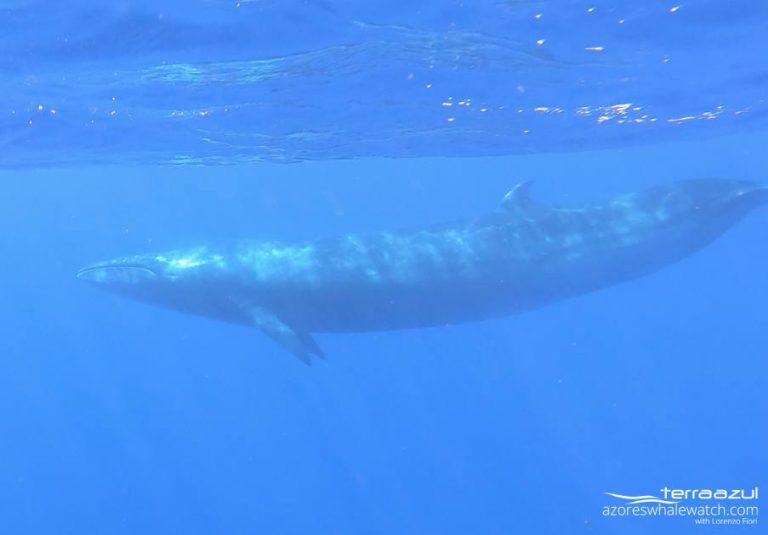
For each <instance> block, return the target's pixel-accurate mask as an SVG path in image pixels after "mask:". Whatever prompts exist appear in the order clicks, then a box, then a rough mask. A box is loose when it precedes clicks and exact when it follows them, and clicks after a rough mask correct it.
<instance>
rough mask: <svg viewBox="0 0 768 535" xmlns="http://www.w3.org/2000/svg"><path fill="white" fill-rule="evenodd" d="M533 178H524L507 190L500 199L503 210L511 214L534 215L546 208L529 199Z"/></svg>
mask: <svg viewBox="0 0 768 535" xmlns="http://www.w3.org/2000/svg"><path fill="white" fill-rule="evenodd" d="M532 185H533V180H525V181H523V182H520V183H518V184H517V185H516V186H515V187H514V188H512V189H511V190H509V191H508V192H507V194H506V195H504V199H502V201H501V209H502V211H503V212H505V213H507V214H511V215H525V216H534V215H537V214H541V213H542V212H544V211H546V210H547V209H548V208H547V206H545V205H544V204H541V203H539V202H536V201H534V200H533V199H531V186H532Z"/></svg>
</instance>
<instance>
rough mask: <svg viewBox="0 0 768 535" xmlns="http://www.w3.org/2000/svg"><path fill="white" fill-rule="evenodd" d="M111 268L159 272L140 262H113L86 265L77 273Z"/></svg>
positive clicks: (81, 273)
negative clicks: (100, 264) (105, 264)
mask: <svg viewBox="0 0 768 535" xmlns="http://www.w3.org/2000/svg"><path fill="white" fill-rule="evenodd" d="M110 269H120V270H126V269H136V270H140V271H146V272H147V273H151V274H152V275H157V273H155V272H154V271H152V270H151V269H150V268H148V267H147V266H142V265H139V264H112V265H107V266H89V267H84V268H83V269H81V270H80V271H78V272H77V274H78V276H79V275H85V274H86V273H93V272H96V271H106V270H110Z"/></svg>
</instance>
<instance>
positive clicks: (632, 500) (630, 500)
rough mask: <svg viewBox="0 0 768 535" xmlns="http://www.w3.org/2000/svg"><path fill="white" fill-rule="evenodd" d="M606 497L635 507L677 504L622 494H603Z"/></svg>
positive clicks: (648, 497)
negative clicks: (638, 505) (642, 504)
mask: <svg viewBox="0 0 768 535" xmlns="http://www.w3.org/2000/svg"><path fill="white" fill-rule="evenodd" d="M605 494H606V495H608V496H612V497H614V498H619V499H620V500H626V503H625V504H624V505H637V504H641V503H660V504H662V505H675V504H676V503H679V502H673V501H669V500H662V499H661V498H659V497H657V496H651V495H646V496H625V495H623V494H615V493H613V492H606V493H605Z"/></svg>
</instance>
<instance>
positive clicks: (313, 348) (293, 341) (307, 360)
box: [250, 307, 325, 365]
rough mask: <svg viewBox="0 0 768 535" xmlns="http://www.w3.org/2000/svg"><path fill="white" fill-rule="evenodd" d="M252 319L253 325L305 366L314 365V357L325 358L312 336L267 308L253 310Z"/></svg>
mask: <svg viewBox="0 0 768 535" xmlns="http://www.w3.org/2000/svg"><path fill="white" fill-rule="evenodd" d="M250 317H251V320H252V321H253V324H254V325H255V326H256V327H258V328H259V329H261V330H262V332H264V334H266V335H267V336H269V337H270V338H272V340H274V341H275V342H277V343H278V344H280V345H281V346H283V347H284V348H285V349H287V350H288V351H290V352H291V353H293V354H294V355H295V356H296V357H297V358H298V359H300V360H301V361H302V362H303V363H304V364H307V365H309V364H311V363H312V362H311V357H312V355H315V356H317V357H320V358H325V355H324V354H323V351H322V350H321V349H320V347H319V346H318V345H317V342H315V340H314V338H312V335H311V334H309V333H307V332H302V331H297V330H296V329H294V328H292V327H291V326H290V325H288V324H287V323H285V322H284V321H282V320H281V319H280V318H278V317H277V316H276V315H275V314H274V313H273V312H271V311H269V310H267V309H266V308H262V307H253V308H251V309H250Z"/></svg>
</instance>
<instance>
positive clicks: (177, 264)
mask: <svg viewBox="0 0 768 535" xmlns="http://www.w3.org/2000/svg"><path fill="white" fill-rule="evenodd" d="M529 190H530V182H523V183H520V184H518V185H517V186H516V187H514V188H513V189H512V190H511V191H510V192H509V193H507V195H506V196H505V197H504V199H503V202H502V203H501V206H500V207H499V208H498V209H497V210H495V211H493V212H492V213H489V214H487V215H485V216H482V217H478V218H476V219H473V220H465V221H457V222H452V223H444V224H438V225H433V226H428V227H423V228H416V229H411V230H402V231H396V232H379V233H373V234H365V235H356V234H350V235H344V236H340V237H335V238H328V239H321V240H317V241H312V242H304V243H293V244H290V243H289V244H285V243H278V242H268V241H257V242H248V241H245V242H239V243H233V244H230V245H222V246H201V247H196V248H192V249H186V250H176V251H171V252H166V253H162V254H149V255H138V256H130V257H126V258H121V259H117V260H111V261H108V262H101V263H98V264H94V265H91V266H89V267H86V268H84V269H82V270H80V271H79V272H78V274H77V276H78V278H80V279H81V280H84V281H87V282H89V283H92V284H94V285H96V286H98V287H101V288H104V289H106V290H109V291H111V292H114V293H117V294H120V295H124V296H127V297H130V298H134V299H138V300H140V301H144V302H148V303H151V304H155V305H160V306H165V307H170V308H172V309H175V310H179V311H183V312H187V313H191V314H197V315H201V316H206V317H209V318H215V319H219V320H223V321H227V322H232V323H239V324H243V325H249V326H253V327H256V328H259V329H260V330H262V331H263V332H264V333H266V334H267V335H268V336H270V337H271V338H272V339H274V340H275V341H277V342H278V343H279V344H281V345H282V346H283V347H285V348H286V349H288V350H289V351H290V352H291V353H293V354H294V355H296V356H297V357H299V358H300V359H301V360H302V361H304V362H306V363H309V362H310V359H311V357H312V356H318V357H322V356H323V353H322V351H321V350H320V348H319V346H318V345H317V344H316V343H315V341H314V339H313V337H312V334H313V333H322V332H353V331H372V330H388V329H406V328H420V327H430V326H439V325H446V324H452V323H460V322H468V321H477V320H483V319H487V318H493V317H498V316H504V315H508V314H513V313H517V312H522V311H525V310H528V309H531V308H534V307H537V306H541V305H544V304H547V303H551V302H554V301H558V300H561V299H565V298H569V297H573V296H576V295H579V294H583V293H586V292H591V291H594V290H598V289H600V288H604V287H607V286H611V285H614V284H617V283H621V282H623V281H627V280H630V279H633V278H636V277H639V276H642V275H646V274H649V273H652V272H654V271H656V270H658V269H660V268H662V267H664V266H665V265H668V264H671V263H673V262H676V261H678V260H680V259H682V258H684V257H685V256H687V255H689V254H691V253H693V252H694V251H696V250H698V249H700V248H702V247H704V246H705V245H707V244H708V243H710V242H712V241H713V240H715V239H716V238H717V237H718V236H720V235H721V234H722V233H724V232H725V231H726V230H727V229H728V228H730V227H731V226H733V225H734V224H735V223H737V222H738V221H739V220H740V219H741V218H742V217H743V216H745V215H746V214H747V213H748V212H750V211H751V210H752V209H754V208H756V207H758V206H760V205H763V204H766V203H768V188H767V187H765V186H762V185H760V184H757V183H753V182H747V181H739V180H723V179H697V180H686V181H680V182H676V183H673V184H671V185H665V186H659V187H655V188H652V189H649V190H646V191H641V192H639V193H632V194H627V195H622V196H619V197H616V198H614V199H612V200H609V201H607V202H601V203H594V204H588V205H584V206H577V207H553V206H548V205H545V204H543V203H539V202H536V201H534V200H532V199H531V197H530V195H529Z"/></svg>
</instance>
